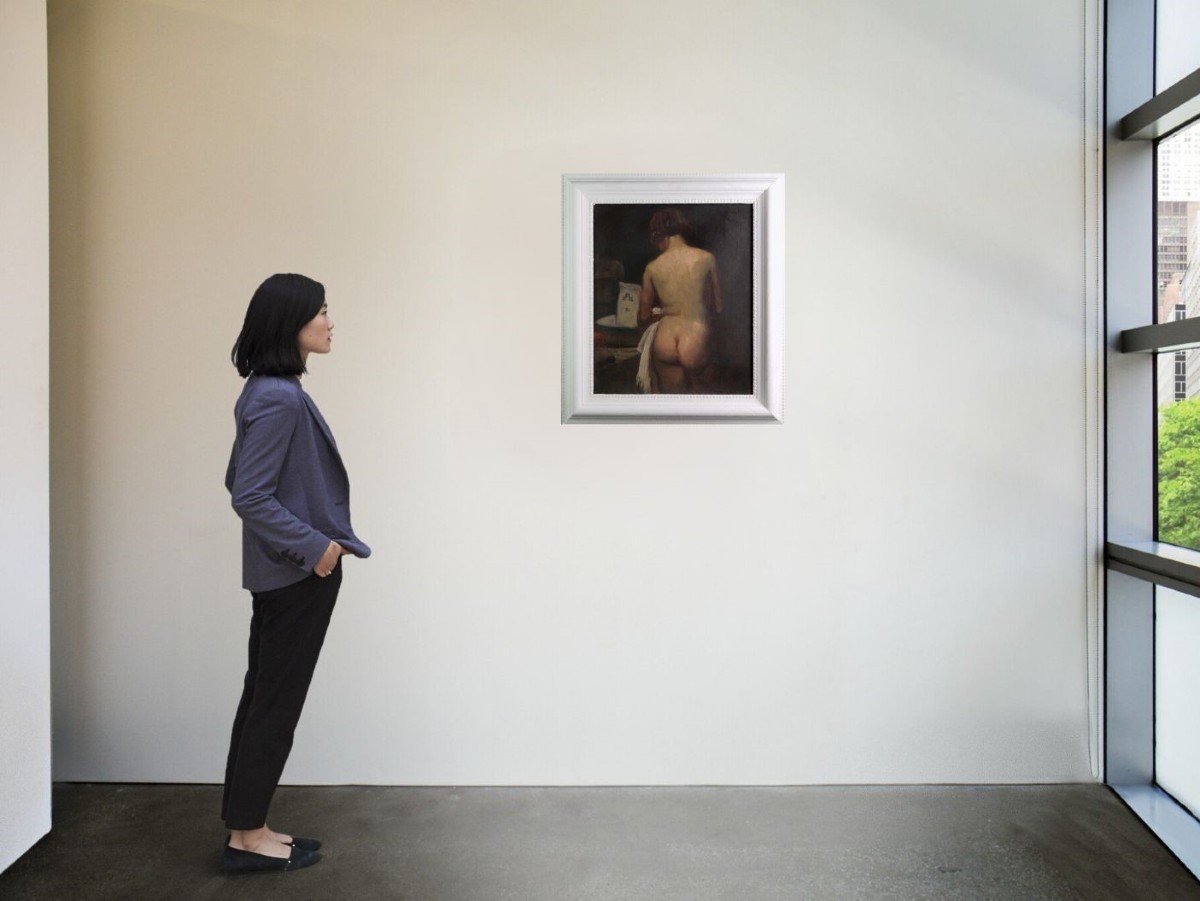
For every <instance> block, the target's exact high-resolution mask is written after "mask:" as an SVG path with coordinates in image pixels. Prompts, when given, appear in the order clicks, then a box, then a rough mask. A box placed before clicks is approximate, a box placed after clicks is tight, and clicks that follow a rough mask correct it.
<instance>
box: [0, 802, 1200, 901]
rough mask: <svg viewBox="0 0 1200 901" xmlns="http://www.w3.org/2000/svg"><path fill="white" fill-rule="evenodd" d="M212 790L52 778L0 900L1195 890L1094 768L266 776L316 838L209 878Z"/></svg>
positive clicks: (1157, 893)
mask: <svg viewBox="0 0 1200 901" xmlns="http://www.w3.org/2000/svg"><path fill="white" fill-rule="evenodd" d="M220 792H221V790H220V787H219V786H209V785H114V784H101V785H73V784H60V785H56V786H55V788H54V830H53V832H52V833H51V834H50V835H48V836H47V837H45V838H44V839H42V840H41V841H40V842H39V843H38V844H37V845H35V846H34V847H33V849H31V850H30V851H29V853H27V854H26V855H25V856H24V857H22V858H21V859H20V860H18V861H17V862H16V863H15V864H13V866H12V867H10V868H9V869H8V870H7V871H6V872H4V873H3V874H0V898H3V899H6V901H17V899H27V898H37V899H44V898H54V899H60V898H62V899H93V898H113V899H117V898H120V899H139V901H141V899H159V898H161V899H184V898H256V899H269V898H290V899H323V901H325V899H341V898H348V899H372V898H389V899H392V898H410V899H487V901H496V899H522V901H525V899H553V901H565V899H599V898H603V899H622V901H630V899H643V898H653V899H659V898H664V899H687V901H699V899H736V901H749V899H763V898H787V899H798V898H804V899H825V898H831V899H855V898H864V899H866V898H869V899H916V898H929V899H939V901H940V899H957V898H963V899H1007V898H1019V899H1041V898H1055V899H1058V898H1063V899H1066V898H1071V899H1087V901H1095V899H1107V898H1114V899H1117V898H1120V899H1125V898H1129V899H1156V901H1160V899H1162V901H1167V899H1176V898H1179V899H1185V898H1186V899H1192V898H1198V899H1200V882H1197V880H1196V879H1195V878H1193V877H1192V875H1191V874H1190V873H1189V872H1188V871H1187V869H1186V868H1184V867H1183V866H1182V865H1181V864H1180V863H1179V862H1178V861H1177V860H1176V859H1175V858H1174V857H1173V856H1172V855H1171V854H1170V852H1169V851H1167V850H1166V848H1165V847H1164V846H1163V845H1161V844H1160V843H1159V842H1158V840H1157V839H1156V838H1155V837H1154V835H1153V834H1152V833H1151V832H1150V831H1149V830H1147V829H1146V828H1145V827H1144V826H1143V825H1142V823H1141V821H1140V820H1138V819H1137V817H1136V816H1134V815H1133V813H1131V812H1130V811H1129V810H1128V808H1126V807H1125V805H1124V804H1123V803H1122V802H1121V801H1120V799H1119V798H1117V796H1116V795H1115V794H1113V793H1112V792H1111V791H1110V790H1109V789H1107V788H1106V787H1104V786H1101V785H1050V786H1043V785H1020V786H886V787H885V786H850V787H846V786H814V787H779V788H727V787H699V788H674V787H671V788H607V787H597V788H478V787H469V788H456V787H444V788H383V787H374V786H337V787H289V786H285V787H282V788H280V789H279V791H278V793H277V794H276V796H275V802H274V804H273V805H272V808H271V818H270V823H271V826H272V828H274V829H278V830H280V831H289V830H290V831H294V832H295V833H296V834H299V835H309V836H314V837H316V838H320V839H322V840H324V841H325V843H326V845H325V848H324V849H323V852H324V853H325V859H324V860H322V861H321V862H320V863H319V864H317V865H316V866H315V867H311V868H309V869H305V870H300V871H297V872H294V873H269V874H254V875H245V876H234V877H227V876H224V875H223V874H221V872H220V870H219V861H220V849H221V846H222V843H223V840H224V837H225V832H224V830H223V829H222V826H221V823H220V820H219V817H218V812H219V809H220Z"/></svg>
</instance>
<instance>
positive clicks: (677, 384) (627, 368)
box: [562, 174, 784, 423]
mask: <svg viewBox="0 0 1200 901" xmlns="http://www.w3.org/2000/svg"><path fill="white" fill-rule="evenodd" d="M783 184H784V181H783V175H780V174H773V175H564V176H563V317H562V318H563V324H562V328H563V334H562V342H563V344H562V421H563V422H564V423H573V422H587V421H600V422H605V421H607V422H623V421H635V420H660V421H664V420H680V419H691V420H710V421H712V420H740V421H745V420H763V421H770V422H782V421H783Z"/></svg>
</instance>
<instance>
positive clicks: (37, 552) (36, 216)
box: [0, 0, 50, 871]
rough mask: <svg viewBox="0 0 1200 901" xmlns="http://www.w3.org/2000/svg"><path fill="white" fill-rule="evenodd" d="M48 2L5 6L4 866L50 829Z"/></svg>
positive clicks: (0, 659)
mask: <svg viewBox="0 0 1200 901" xmlns="http://www.w3.org/2000/svg"><path fill="white" fill-rule="evenodd" d="M48 178H49V151H48V122H47V84H46V3H45V0H5V2H3V3H0V184H2V185H3V190H4V200H3V202H2V203H0V310H2V311H3V323H4V327H3V335H4V352H3V353H0V422H2V423H3V433H2V434H3V436H4V437H3V440H0V548H3V549H4V551H3V560H4V568H5V574H4V587H3V588H2V589H0V623H2V625H0V871H2V870H4V869H5V868H6V867H7V866H8V865H9V864H11V863H12V862H13V861H14V860H16V859H17V858H18V857H20V856H21V855H22V854H24V853H25V851H26V850H27V849H28V848H29V847H30V846H31V845H32V844H33V843H34V842H36V841H37V840H38V839H39V838H41V837H42V836H43V835H45V834H46V833H47V832H49V831H50V553H49V552H50V501H49V499H50V472H49V465H48V462H47V461H48V455H49V446H50V414H49V394H50V387H49V381H50V367H49V360H50V337H49V332H50V327H49V314H50V287H49V285H50V255H49V251H50V247H49V245H50V223H49V212H50V201H49V187H48V183H47V182H48Z"/></svg>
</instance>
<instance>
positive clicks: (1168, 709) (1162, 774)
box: [1154, 585, 1200, 814]
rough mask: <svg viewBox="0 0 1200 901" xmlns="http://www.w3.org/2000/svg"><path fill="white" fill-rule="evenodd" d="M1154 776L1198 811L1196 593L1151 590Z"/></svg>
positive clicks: (1199, 634)
mask: <svg viewBox="0 0 1200 901" xmlns="http://www.w3.org/2000/svg"><path fill="white" fill-rule="evenodd" d="M1154 603H1155V609H1154V781H1155V782H1157V783H1158V785H1159V786H1160V787H1161V788H1162V789H1163V790H1164V791H1167V792H1169V793H1170V794H1171V795H1172V796H1173V797H1174V798H1175V800H1177V801H1178V802H1179V803H1180V804H1182V805H1183V806H1185V807H1186V808H1188V810H1190V811H1191V812H1192V813H1193V814H1198V813H1200V704H1198V703H1196V698H1197V697H1200V598H1194V597H1192V596H1191V595H1189V594H1182V593H1181V592H1178V591H1172V590H1171V589H1170V588H1163V587H1162V586H1161V585H1159V586H1156V587H1155V589H1154Z"/></svg>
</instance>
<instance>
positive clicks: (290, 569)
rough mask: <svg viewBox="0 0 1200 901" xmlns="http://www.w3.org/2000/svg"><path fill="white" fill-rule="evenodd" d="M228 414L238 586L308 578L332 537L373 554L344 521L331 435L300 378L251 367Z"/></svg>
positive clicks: (265, 586) (346, 504)
mask: <svg viewBox="0 0 1200 901" xmlns="http://www.w3.org/2000/svg"><path fill="white" fill-rule="evenodd" d="M234 419H235V420H236V422H237V435H236V437H235V438H234V442H233V451H232V452H231V453H230V455H229V468H228V469H227V470H226V472H225V487H226V488H227V489H228V490H229V494H230V498H231V501H232V503H233V509H234V510H235V511H237V514H238V516H240V517H241V519H242V587H243V588H246V589H249V590H250V591H270V590H271V589H274V588H282V587H284V586H285V585H291V584H292V583H294V582H299V581H300V580H301V579H305V578H308V576H309V575H311V574H312V572H313V568H314V567H315V566H316V565H317V561H318V560H320V559H321V555H322V554H324V553H325V550H326V549H327V548H328V547H329V542H330V541H331V540H333V541H337V543H338V544H340V545H341V546H342V547H344V548H345V549H346V550H347V551H349V552H350V553H351V554H353V555H354V556H356V557H369V556H371V549H370V548H369V547H368V546H367V545H366V544H365V543H364V542H363V541H362V540H361V539H359V537H358V536H357V535H355V534H354V529H353V528H351V526H350V478H349V476H348V475H347V474H346V467H345V466H343V465H342V457H341V455H340V454H339V453H338V449H337V442H336V441H334V440H333V433H332V432H330V431H329V426H328V425H326V424H325V418H324V417H323V416H322V415H321V411H320V410H318V409H317V405H316V404H315V403H314V402H313V400H312V398H310V397H309V396H308V394H307V393H306V392H305V390H304V389H303V388H301V387H300V379H299V378H298V377H295V376H293V377H290V378H289V377H286V376H274V375H253V374H252V375H250V376H249V377H248V378H247V379H246V384H245V385H244V386H243V388H242V394H241V396H240V397H239V398H238V399H237V403H236V404H235V405H234Z"/></svg>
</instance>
